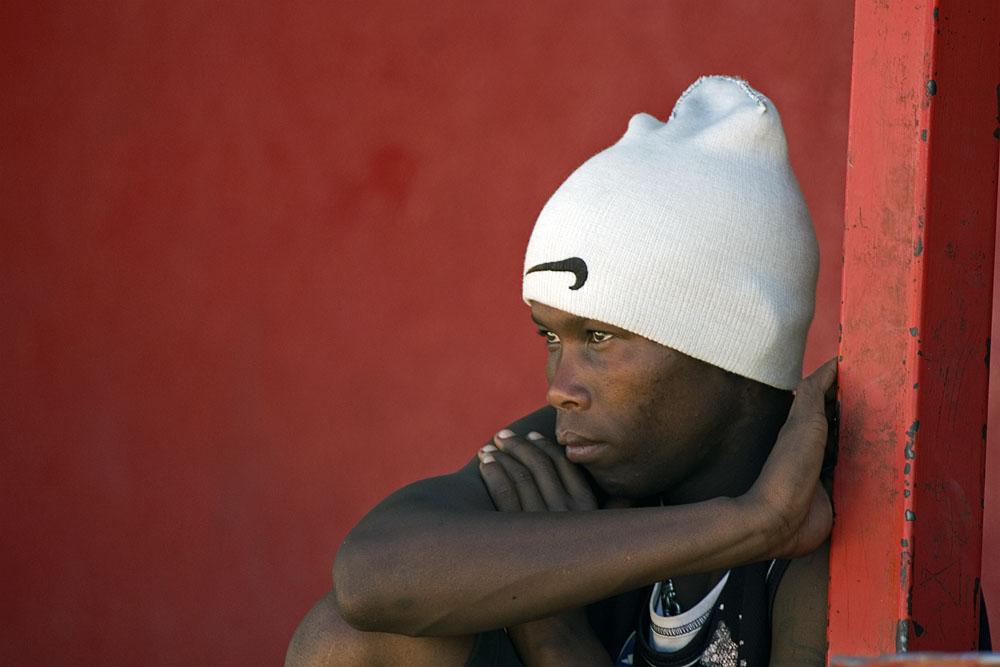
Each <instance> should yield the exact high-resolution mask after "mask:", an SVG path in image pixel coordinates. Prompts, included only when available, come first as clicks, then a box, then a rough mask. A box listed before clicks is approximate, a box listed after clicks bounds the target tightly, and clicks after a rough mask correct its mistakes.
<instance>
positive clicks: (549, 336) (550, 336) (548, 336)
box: [538, 329, 559, 345]
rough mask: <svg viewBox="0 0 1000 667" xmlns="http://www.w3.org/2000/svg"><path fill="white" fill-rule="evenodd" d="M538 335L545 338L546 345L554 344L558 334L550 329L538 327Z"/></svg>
mask: <svg viewBox="0 0 1000 667" xmlns="http://www.w3.org/2000/svg"><path fill="white" fill-rule="evenodd" d="M538 335H539V336H541V337H542V338H544V339H545V344H546V345H555V344H556V343H558V342H559V336H557V335H555V334H554V333H552V332H551V331H546V330H545V329H539V330H538Z"/></svg>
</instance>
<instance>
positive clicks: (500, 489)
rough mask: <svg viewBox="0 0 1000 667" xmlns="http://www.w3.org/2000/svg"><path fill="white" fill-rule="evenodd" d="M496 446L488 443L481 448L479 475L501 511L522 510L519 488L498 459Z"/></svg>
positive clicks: (494, 503) (495, 505)
mask: <svg viewBox="0 0 1000 667" xmlns="http://www.w3.org/2000/svg"><path fill="white" fill-rule="evenodd" d="M496 453H497V452H496V447H493V445H487V446H486V447H483V448H482V449H481V450H479V476H480V477H482V478H483V484H485V485H486V490H487V491H489V494H490V498H491V499H492V500H493V505H494V507H496V508H497V509H498V510H499V511H501V512H520V511H521V501H520V499H519V498H518V497H517V489H515V488H514V484H513V483H512V482H511V481H510V478H509V477H507V472H506V471H505V470H504V467H503V466H502V465H500V463H498V462H497V460H496Z"/></svg>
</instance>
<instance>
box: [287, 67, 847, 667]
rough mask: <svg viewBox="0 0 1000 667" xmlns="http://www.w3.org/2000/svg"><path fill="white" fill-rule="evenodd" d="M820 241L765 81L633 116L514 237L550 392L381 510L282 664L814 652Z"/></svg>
mask: <svg viewBox="0 0 1000 667" xmlns="http://www.w3.org/2000/svg"><path fill="white" fill-rule="evenodd" d="M817 265H818V252H817V248H816V239H815V234H814V232H813V228H812V223H811V220H810V218H809V214H808V211H807V210H806V207H805V204H804V202H803V200H802V195H801V192H800V190H799V186H798V183H797V181H796V179H795V175H794V173H793V172H792V169H791V166H790V164H789V161H788V154H787V147H786V145H785V138H784V132H783V130H782V127H781V122H780V119H779V118H778V114H777V111H776V110H775V108H774V106H773V104H771V102H770V101H769V100H768V99H767V98H765V97H764V96H763V95H761V94H760V93H758V92H757V91H755V90H753V89H752V88H750V86H748V85H747V84H746V83H745V82H743V81H741V80H738V79H733V78H729V77H703V78H702V79H699V80H698V81H697V82H695V83H694V84H693V85H692V86H691V87H690V88H689V89H688V90H687V91H686V92H685V93H684V94H683V95H682V96H681V97H680V99H679V100H678V102H677V104H676V105H675V107H674V110H673V113H672V114H671V116H670V119H669V120H668V121H667V122H666V123H661V122H659V121H657V120H656V119H654V118H652V117H651V116H648V115H645V114H639V115H637V116H635V117H633V118H632V120H631V122H630V123H629V128H628V131H627V132H626V133H625V135H624V136H623V137H622V138H621V139H620V140H619V141H618V142H617V143H616V144H615V145H613V146H611V147H610V148H608V149H607V150H605V151H603V152H602V153H599V154H598V155H596V156H594V157H593V158H591V159H590V160H588V161H587V162H586V163H585V164H584V165H583V166H581V167H580V168H579V169H578V170H577V171H576V172H574V173H573V174H572V175H571V176H570V177H569V179H568V180H567V181H566V182H565V183H564V184H563V185H562V186H561V187H560V188H559V190H558V191H557V192H556V193H555V194H554V195H553V197H552V198H551V199H550V200H549V202H548V203H547V204H546V206H545V208H544V209H543V211H542V213H541V214H540V216H539V219H538V222H537V223H536V226H535V229H534V231H533V233H532V237H531V240H530V242H529V245H528V250H527V255H526V259H525V272H524V283H523V296H524V299H525V301H526V302H527V303H528V304H529V305H530V306H531V315H532V318H533V319H534V321H535V322H536V324H537V325H538V327H539V333H540V334H541V335H542V337H543V338H544V340H545V344H546V345H547V347H548V350H549V359H548V364H547V367H546V372H547V377H548V380H549V391H548V396H547V398H548V402H549V404H550V407H548V408H546V409H543V410H541V411H539V412H537V413H535V414H533V415H529V416H528V417H526V418H525V419H523V420H521V422H518V423H517V424H514V425H512V426H511V427H510V428H508V429H504V430H502V431H500V432H499V433H498V434H497V436H496V437H495V438H494V439H493V441H492V443H490V444H488V445H487V446H485V447H483V448H482V449H481V450H480V452H479V456H478V457H477V459H478V460H475V461H473V462H471V463H470V464H469V465H467V466H466V467H465V468H463V469H462V470H461V471H459V472H457V473H455V474H453V475H448V476H444V477H439V478H435V479H431V480H426V481H424V482H419V483H417V484H414V485H411V486H409V487H407V488H405V489H403V490H401V491H399V492H397V493H396V494H393V495H392V496H390V497H389V498H387V499H386V500H385V501H383V502H382V503H381V504H380V505H379V506H377V507H376V508H375V509H374V510H372V512H371V513H369V515H368V516H366V517H365V518H364V519H363V520H362V521H361V522H360V523H359V524H358V526H357V527H355V529H354V530H353V531H352V532H351V533H350V535H349V536H348V538H347V539H346V540H345V541H344V544H343V546H342V547H341V549H340V551H339V553H338V555H337V560H336V563H335V566H334V581H335V591H331V593H330V594H328V595H327V596H326V597H324V598H323V599H322V600H321V601H320V602H319V603H318V604H317V605H316V606H315V607H314V608H313V609H312V610H311V611H310V613H309V615H308V616H307V617H306V619H305V620H304V621H303V623H302V625H300V627H299V629H298V631H297V632H296V635H295V637H294V638H293V640H292V645H291V646H290V647H289V652H288V658H287V662H288V664H289V665H378V664H392V665H450V664H451V665H469V666H474V665H475V666H478V665H519V664H526V665H632V664H635V665H692V664H708V665H734V666H736V665H764V664H768V663H769V664H772V665H778V664H823V662H824V653H825V649H824V646H825V626H826V618H825V610H826V577H827V572H826V571H827V565H826V557H825V550H824V548H822V547H820V544H821V543H822V542H823V541H824V539H825V537H826V535H827V533H828V532H829V530H830V525H831V521H832V516H831V508H830V503H829V499H828V497H827V495H826V493H825V492H824V490H823V489H822V487H821V486H819V485H818V483H817V480H818V476H819V472H820V467H821V461H822V458H823V450H824V447H825V444H826V439H827V422H826V417H825V415H824V392H826V391H827V390H828V389H829V388H830V387H831V386H832V384H833V381H834V376H835V373H836V370H835V366H834V365H833V363H832V362H831V363H829V364H827V365H826V366H824V367H823V368H821V369H820V370H819V371H817V372H816V373H814V374H813V375H812V376H810V378H807V379H806V380H803V381H802V382H801V383H799V378H800V377H801V370H802V353H803V349H804V345H805V336H806V332H807V329H808V326H809V322H810V321H811V318H812V313H813V294H814V291H815V284H816V273H817ZM796 385H798V390H797V392H796V395H795V398H794V402H793V397H792V392H791V391H790V390H791V389H792V388H793V387H795V386H796ZM772 447H773V451H772ZM769 454H770V456H769ZM817 547H820V548H819V549H818V550H817ZM776 558H792V559H794V560H792V561H791V563H790V564H788V563H787V561H781V560H774V559H776ZM786 565H787V568H786ZM779 584H780V585H779Z"/></svg>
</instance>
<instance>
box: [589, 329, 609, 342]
mask: <svg viewBox="0 0 1000 667" xmlns="http://www.w3.org/2000/svg"><path fill="white" fill-rule="evenodd" d="M614 337H615V335H614V334H609V333H608V332H607V331H591V332H590V340H591V341H593V342H595V343H604V342H607V341H609V340H611V339H612V338H614Z"/></svg>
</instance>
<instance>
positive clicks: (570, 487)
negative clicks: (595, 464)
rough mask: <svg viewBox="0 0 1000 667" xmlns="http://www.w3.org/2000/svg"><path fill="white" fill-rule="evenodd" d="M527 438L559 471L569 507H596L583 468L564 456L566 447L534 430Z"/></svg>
mask: <svg viewBox="0 0 1000 667" xmlns="http://www.w3.org/2000/svg"><path fill="white" fill-rule="evenodd" d="M527 438H528V440H530V441H531V442H532V444H534V445H535V446H536V447H538V448H539V449H540V450H541V451H542V452H544V453H545V454H546V455H548V457H549V458H550V459H551V460H552V464H553V465H554V466H555V469H556V471H557V472H558V473H559V479H560V480H561V481H562V485H563V488H565V489H566V492H567V493H568V494H569V496H570V499H571V508H572V509H578V510H590V509H597V499H596V498H595V497H594V492H593V490H592V489H591V488H590V484H589V483H587V478H586V477H585V476H584V474H583V470H582V469H581V468H580V466H578V465H576V464H575V463H573V462H572V461H570V460H569V459H567V458H566V449H565V448H564V447H562V446H560V445H557V444H556V443H554V442H552V441H551V440H549V439H548V438H546V437H545V436H543V435H542V434H541V433H537V432H535V431H532V432H531V433H529V434H528V435H527Z"/></svg>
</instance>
